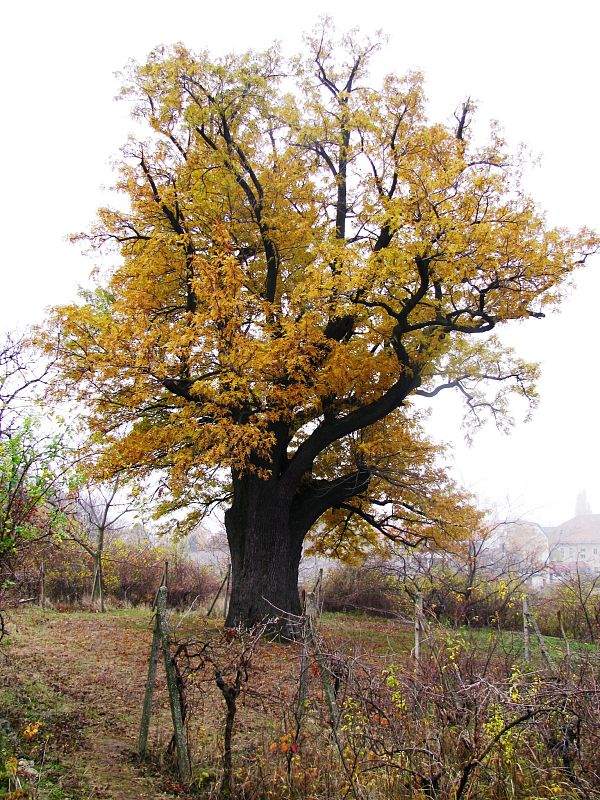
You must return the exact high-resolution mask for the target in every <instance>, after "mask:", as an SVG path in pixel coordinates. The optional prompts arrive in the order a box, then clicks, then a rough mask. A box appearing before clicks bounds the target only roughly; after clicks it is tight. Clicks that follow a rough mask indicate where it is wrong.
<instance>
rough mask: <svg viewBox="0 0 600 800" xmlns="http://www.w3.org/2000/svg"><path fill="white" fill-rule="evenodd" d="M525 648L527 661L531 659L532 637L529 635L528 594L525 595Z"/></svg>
mask: <svg viewBox="0 0 600 800" xmlns="http://www.w3.org/2000/svg"><path fill="white" fill-rule="evenodd" d="M523 650H524V658H525V661H526V662H527V663H529V662H530V661H531V639H530V636H529V606H528V605H527V595H526V594H524V595H523Z"/></svg>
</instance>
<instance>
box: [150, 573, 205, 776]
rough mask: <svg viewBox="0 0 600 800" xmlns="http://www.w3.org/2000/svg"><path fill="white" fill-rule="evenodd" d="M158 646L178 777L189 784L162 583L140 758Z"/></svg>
mask: <svg viewBox="0 0 600 800" xmlns="http://www.w3.org/2000/svg"><path fill="white" fill-rule="evenodd" d="M159 644H160V645H161V647H162V651H163V657H164V662H165V672H166V675H167V688H168V690H169V705H170V707H171V719H172V721H173V731H174V735H175V745H176V747H177V757H178V767H179V775H180V777H181V780H182V781H183V782H184V783H189V782H190V780H191V778H192V768H191V764H190V754H189V751H188V747H187V741H186V738H185V730H184V727H183V712H182V708H181V698H180V696H179V689H178V687H177V676H176V674H175V667H174V666H173V661H172V660H171V648H170V643H169V629H168V625H167V587H166V586H165V585H164V584H163V585H162V586H161V587H160V589H159V590H158V595H157V597H156V623H155V628H154V634H153V637H152V649H151V651H150V662H149V664H148V682H147V684H146V695H145V697H144V708H143V711H142V725H141V728H140V736H139V739H138V752H139V753H140V755H143V754H144V753H145V750H146V743H147V740H148V728H149V723H150V714H151V711H152V692H153V688H154V679H155V676H156V662H157V661H158V647H159Z"/></svg>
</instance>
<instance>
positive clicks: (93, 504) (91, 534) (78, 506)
mask: <svg viewBox="0 0 600 800" xmlns="http://www.w3.org/2000/svg"><path fill="white" fill-rule="evenodd" d="M120 490H121V491H120ZM119 492H120V493H119ZM64 509H65V511H66V512H67V513H69V514H70V516H71V520H70V525H69V536H70V538H71V539H72V540H73V541H74V542H76V543H77V544H78V545H79V546H80V547H82V548H83V549H84V550H85V551H86V553H88V554H89V555H90V556H91V557H92V560H93V564H94V575H93V580H92V602H94V601H95V600H96V598H97V599H98V602H99V604H100V611H101V612H104V611H105V610H106V609H105V607H104V594H105V592H104V588H105V587H104V567H103V557H104V548H105V545H106V539H107V536H110V535H113V536H114V535H115V534H117V533H118V532H119V531H120V530H122V529H124V528H125V527H127V525H128V522H127V518H128V517H129V516H130V515H131V514H132V512H133V511H134V504H133V502H132V501H131V499H129V498H126V497H125V494H124V491H123V490H122V487H121V485H120V481H119V478H118V477H117V478H115V479H113V480H112V481H111V482H110V483H107V484H105V485H102V484H96V485H91V484H87V485H85V486H82V487H81V488H80V489H79V491H78V493H77V496H76V498H75V499H74V500H69V501H67V503H66V504H65V506H64Z"/></svg>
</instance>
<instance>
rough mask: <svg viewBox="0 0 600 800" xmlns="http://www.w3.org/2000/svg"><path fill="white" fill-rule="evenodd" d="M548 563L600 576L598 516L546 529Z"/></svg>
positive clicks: (574, 519) (578, 519)
mask: <svg viewBox="0 0 600 800" xmlns="http://www.w3.org/2000/svg"><path fill="white" fill-rule="evenodd" d="M546 535H547V537H548V542H549V545H550V563H551V564H556V565H561V566H563V567H566V568H567V569H572V570H574V569H575V568H576V567H578V566H579V567H580V568H581V567H583V568H585V569H587V570H589V571H590V572H596V573H600V514H581V515H579V516H576V517H573V519H570V520H568V521H567V522H563V524H562V525H558V526H557V527H556V528H546Z"/></svg>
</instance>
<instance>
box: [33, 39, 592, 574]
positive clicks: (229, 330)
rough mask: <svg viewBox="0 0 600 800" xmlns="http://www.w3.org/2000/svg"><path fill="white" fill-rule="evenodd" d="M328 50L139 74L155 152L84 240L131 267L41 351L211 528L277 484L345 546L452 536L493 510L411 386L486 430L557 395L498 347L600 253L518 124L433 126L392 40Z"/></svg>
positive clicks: (159, 63) (202, 61)
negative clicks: (388, 68) (545, 209)
mask: <svg viewBox="0 0 600 800" xmlns="http://www.w3.org/2000/svg"><path fill="white" fill-rule="evenodd" d="M307 47H308V53H307V55H306V57H303V58H299V59H296V60H295V61H293V62H291V63H290V62H288V61H286V60H285V59H284V58H283V57H282V55H281V54H280V52H279V51H278V49H277V48H272V49H270V50H268V51H267V52H265V53H255V52H250V53H247V54H244V55H231V56H227V57H225V58H222V59H220V60H211V58H210V57H209V56H208V54H207V53H199V54H194V53H192V52H190V51H189V50H187V49H186V48H185V47H183V46H182V45H176V46H174V47H170V48H167V47H159V48H157V49H156V50H155V51H154V52H153V53H152V54H151V55H150V57H149V59H148V61H147V63H145V64H141V65H139V64H132V65H130V67H129V68H128V70H127V71H126V73H125V77H124V80H125V85H124V89H123V97H124V98H125V100H126V101H127V102H131V103H133V104H134V105H133V107H134V115H135V116H136V118H137V119H138V120H139V121H141V123H143V124H144V125H145V129H146V138H145V139H144V140H141V139H140V140H134V139H132V140H130V141H129V142H128V144H127V145H126V146H125V148H124V150H123V156H122V159H121V161H120V163H119V167H118V170H119V174H118V180H117V185H116V188H117V190H118V191H119V192H120V193H121V195H122V196H123V198H124V202H123V203H121V204H119V206H118V207H116V208H112V209H108V208H106V209H101V210H100V212H99V216H98V222H97V224H96V226H95V227H94V228H93V229H92V230H91V231H89V232H86V233H83V234H80V235H79V236H77V237H75V238H76V239H78V240H79V241H81V242H84V243H86V244H88V245H89V246H90V248H91V250H92V251H94V250H96V249H101V250H102V251H103V252H105V253H106V252H111V251H112V252H113V253H114V263H113V267H112V269H110V270H108V272H107V273H106V272H103V273H100V272H99V274H98V286H97V289H96V290H95V291H92V292H89V293H87V294H84V295H83V297H82V302H81V303H80V304H76V305H70V306H64V307H60V308H56V309H54V311H53V314H52V320H51V322H50V324H49V326H48V327H47V328H46V330H45V331H44V332H41V333H40V336H39V338H40V340H41V341H42V342H44V343H45V346H46V347H47V348H48V349H49V350H50V349H55V348H56V347H57V344H56V342H57V340H58V342H59V344H58V357H59V368H60V375H61V379H60V384H59V390H58V391H59V394H61V395H63V396H69V397H71V398H73V399H75V400H76V401H78V402H79V403H81V404H82V407H83V408H84V409H85V422H86V424H87V426H88V428H89V432H90V442H91V446H93V447H94V448H95V449H96V450H97V452H98V454H99V459H98V462H97V463H98V473H99V476H100V477H104V478H106V477H108V476H110V475H112V474H115V473H118V472H123V471H130V472H131V473H132V474H135V475H143V474H148V473H151V472H153V471H155V470H161V471H163V474H164V476H165V477H164V486H165V493H164V495H163V498H162V502H161V506H160V509H159V511H161V512H166V511H173V510H176V509H182V508H185V509H186V510H187V511H188V512H190V516H189V520H190V524H192V523H193V522H194V521H195V520H196V519H197V518H198V515H201V514H203V513H205V511H206V510H207V509H208V508H210V507H211V504H212V503H214V502H217V501H228V502H231V503H232V504H233V506H234V507H235V505H236V503H238V502H239V503H240V504H243V503H245V502H246V500H243V501H242V499H240V498H242V497H246V494H245V492H247V491H250V490H251V487H254V488H252V491H255V492H260V491H261V490H260V487H259V488H256V487H257V486H259V484H257V483H256V481H258V482H259V483H260V482H262V484H263V485H265V486H267V485H268V486H269V487H270V491H271V496H272V497H276V501H277V502H278V503H280V505H281V507H282V508H283V507H284V505H285V503H287V506H285V508H286V509H287V511H286V512H285V513H286V514H287V515H288V521H289V520H292V522H293V521H294V520H295V521H296V522H294V524H297V525H301V524H302V525H304V527H307V526H308V528H312V531H313V546H314V547H316V548H318V549H320V550H324V551H326V552H332V553H336V554H338V555H343V556H344V557H346V558H353V557H355V556H356V554H357V553H359V552H361V550H363V549H364V548H365V547H367V546H368V547H371V546H373V545H374V543H375V541H376V538H375V537H374V533H373V532H374V531H375V532H376V534H377V536H379V534H381V533H383V534H384V535H385V536H387V537H388V538H392V539H394V538H399V539H406V540H408V541H411V542H415V541H419V540H421V539H434V540H435V541H437V542H438V543H440V544H444V543H447V542H448V541H453V540H455V539H459V538H461V536H463V535H464V534H465V532H466V531H467V530H469V529H470V528H472V527H473V526H474V525H476V524H478V515H477V513H476V512H475V511H474V509H473V508H472V507H471V506H470V504H469V498H468V497H467V496H466V495H465V494H463V493H461V492H460V491H459V489H458V488H457V487H456V486H455V485H454V484H453V482H452V481H451V479H450V478H449V477H448V474H447V473H446V471H445V470H444V469H443V468H442V467H441V466H440V464H441V460H440V448H439V447H436V446H434V445H432V444H431V443H430V442H428V441H427V439H426V437H425V435H424V433H423V422H422V418H421V416H420V415H419V413H417V411H416V410H415V408H413V407H412V406H411V404H410V400H411V397H412V396H415V395H422V396H430V397H433V396H435V395H436V394H438V393H439V392H440V391H442V390H443V389H447V388H452V387H453V388H455V389H457V390H458V391H459V392H462V394H463V396H464V397H465V399H466V402H467V411H468V414H467V419H468V420H470V421H471V422H474V423H476V424H478V423H479V422H481V421H482V420H483V419H484V418H485V417H487V416H490V415H491V416H492V417H493V418H494V419H495V420H496V421H497V422H498V423H499V424H506V420H507V419H509V417H510V414H509V412H510V397H511V396H512V394H513V393H514V392H516V393H517V394H520V395H522V396H524V397H525V398H526V399H528V400H530V401H535V389H534V381H535V378H536V375H537V368H536V367H535V366H532V365H528V364H525V363H523V362H522V361H520V360H519V359H518V358H517V357H516V356H515V355H514V354H513V353H512V352H510V351H508V350H506V349H505V348H503V346H502V345H501V344H500V342H499V341H498V340H497V339H496V338H495V337H494V334H493V333H492V332H493V330H494V329H495V328H496V327H497V326H499V325H501V324H503V323H505V322H508V321H510V320H519V319H526V318H530V317H541V316H543V313H544V311H545V310H546V309H547V308H548V307H550V306H552V305H554V304H556V303H557V302H558V301H559V300H560V296H561V291H562V287H563V286H564V283H565V280H568V278H569V275H570V274H571V273H572V271H573V270H574V269H575V268H576V267H577V266H578V265H580V264H582V263H583V262H584V261H585V259H586V257H587V256H588V255H589V254H590V253H591V252H593V251H594V250H595V249H596V248H597V246H598V240H597V238H596V236H595V235H594V234H592V233H590V232H589V231H587V230H582V231H580V232H579V233H576V234H571V233H569V232H567V231H565V230H561V229H550V228H548V227H547V226H546V223H545V220H544V217H543V215H542V214H541V213H540V211H539V210H538V208H537V206H536V205H535V203H534V202H533V201H532V200H531V199H530V198H529V197H528V196H527V195H526V193H525V192H524V191H523V189H522V187H521V186H520V184H519V175H520V167H521V165H520V162H519V157H518V156H515V155H513V154H510V153H509V152H508V151H507V148H506V145H505V143H504V141H503V139H502V136H501V134H500V132H499V130H498V129H497V127H493V128H492V130H491V132H490V138H489V140H488V141H487V142H486V143H485V144H483V145H480V144H477V143H476V142H474V141H472V140H471V137H470V128H469V121H470V119H471V117H472V115H473V113H474V108H473V106H472V105H471V104H468V103H467V104H465V105H464V107H463V108H462V110H460V111H459V113H458V114H457V119H456V120H453V123H452V124H440V123H431V122H430V121H428V119H427V116H426V108H425V98H424V92H423V80H422V76H421V75H419V74H418V73H410V74H408V75H407V76H405V77H403V78H399V77H397V76H394V75H391V76H388V77H386V78H384V79H383V81H382V83H381V85H380V86H378V87H373V86H371V85H370V84H369V82H368V65H369V61H370V59H371V57H372V56H373V55H374V53H375V52H376V50H377V45H376V44H372V43H369V42H367V43H362V44H361V43H360V42H359V40H358V38H356V37H354V38H353V37H346V39H345V41H344V47H345V50H344V49H343V48H342V54H341V55H339V53H338V51H336V49H335V46H334V44H333V43H332V42H331V41H330V40H329V38H328V36H327V34H326V32H322V35H318V36H316V37H314V38H312V39H311V38H310V37H309V40H308V45H307ZM244 487H245V488H244ZM282 498H285V503H284V500H283V499H282ZM274 502H275V501H274ZM240 507H241V506H240ZM240 513H241V512H240ZM317 523H318V524H317ZM290 525H292V523H291V522H290ZM292 527H293V525H292ZM308 528H307V529H308Z"/></svg>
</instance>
